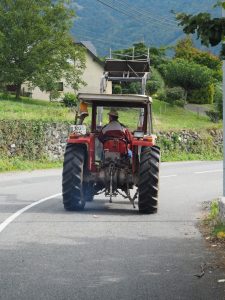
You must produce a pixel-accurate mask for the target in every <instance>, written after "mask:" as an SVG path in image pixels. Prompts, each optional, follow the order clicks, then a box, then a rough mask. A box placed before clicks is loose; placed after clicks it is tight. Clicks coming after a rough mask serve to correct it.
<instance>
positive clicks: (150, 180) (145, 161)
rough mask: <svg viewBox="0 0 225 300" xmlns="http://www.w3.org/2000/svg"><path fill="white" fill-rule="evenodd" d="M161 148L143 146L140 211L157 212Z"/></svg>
mask: <svg viewBox="0 0 225 300" xmlns="http://www.w3.org/2000/svg"><path fill="white" fill-rule="evenodd" d="M159 163H160V149H159V148H158V147H157V146H153V147H142V152H141V157H140V172H139V184H138V191H139V200H138V207H139V212H140V213H142V214H152V213H156V212H157V207H158V189H159Z"/></svg>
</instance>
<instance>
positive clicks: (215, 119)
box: [206, 110, 220, 123]
mask: <svg viewBox="0 0 225 300" xmlns="http://www.w3.org/2000/svg"><path fill="white" fill-rule="evenodd" d="M206 115H207V116H208V117H209V118H210V120H211V121H212V122H213V123H218V122H219V119H220V117H219V112H218V111H215V110H208V111H206Z"/></svg>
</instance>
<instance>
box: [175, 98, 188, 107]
mask: <svg viewBox="0 0 225 300" xmlns="http://www.w3.org/2000/svg"><path fill="white" fill-rule="evenodd" d="M185 104H186V101H185V100H175V101H174V105H176V106H179V107H184V105H185Z"/></svg>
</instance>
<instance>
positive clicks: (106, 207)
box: [79, 199, 139, 216]
mask: <svg viewBox="0 0 225 300" xmlns="http://www.w3.org/2000/svg"><path fill="white" fill-rule="evenodd" d="M135 206H136V208H133V206H132V204H131V203H130V202H129V201H128V200H115V201H114V202H113V203H109V200H108V199H96V200H94V201H93V202H87V203H86V206H85V209H84V210H83V211H82V212H79V213H82V214H84V215H93V214H94V215H96V214H97V215H120V216H126V215H138V214H139V212H138V206H137V204H136V205H135Z"/></svg>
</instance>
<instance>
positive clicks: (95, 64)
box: [22, 41, 112, 100]
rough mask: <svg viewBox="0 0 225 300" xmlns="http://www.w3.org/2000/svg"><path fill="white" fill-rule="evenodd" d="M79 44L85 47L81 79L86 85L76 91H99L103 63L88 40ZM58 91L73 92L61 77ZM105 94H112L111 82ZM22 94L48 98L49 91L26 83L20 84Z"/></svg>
mask: <svg viewBox="0 0 225 300" xmlns="http://www.w3.org/2000/svg"><path fill="white" fill-rule="evenodd" d="M78 44H80V45H81V46H83V47H85V49H86V68H85V70H84V73H83V75H82V79H83V81H84V82H86V84H87V85H86V86H81V87H80V89H79V91H78V92H77V93H100V82H101V78H102V76H103V72H104V63H103V62H102V61H101V60H100V59H99V58H98V56H97V53H96V49H95V47H94V45H93V44H92V43H91V42H89V41H82V42H80V43H78ZM58 91H60V92H61V94H62V95H63V94H65V93H74V90H73V89H72V87H71V86H68V85H67V84H66V83H65V81H64V80H63V79H62V81H61V82H59V83H58ZM106 93H107V94H112V83H111V82H108V83H107V88H106ZM22 94H25V95H29V96H30V97H32V98H33V99H40V100H50V92H46V91H41V90H40V89H39V88H38V87H35V88H33V89H31V88H29V86H28V84H23V85H22Z"/></svg>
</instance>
